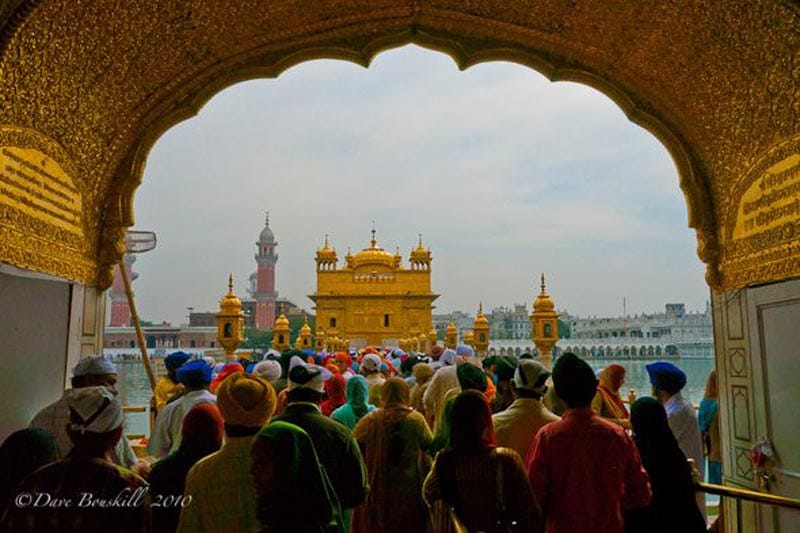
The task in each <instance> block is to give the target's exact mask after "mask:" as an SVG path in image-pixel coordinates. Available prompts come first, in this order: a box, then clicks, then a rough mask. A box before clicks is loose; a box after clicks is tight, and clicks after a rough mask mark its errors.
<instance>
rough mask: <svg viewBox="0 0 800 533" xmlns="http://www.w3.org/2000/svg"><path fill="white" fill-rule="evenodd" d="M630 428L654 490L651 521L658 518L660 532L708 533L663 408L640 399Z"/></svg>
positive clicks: (683, 457)
mask: <svg viewBox="0 0 800 533" xmlns="http://www.w3.org/2000/svg"><path fill="white" fill-rule="evenodd" d="M631 426H632V428H633V440H634V442H635V443H636V447H637V448H638V450H639V455H640V456H641V458H642V466H644V469H645V470H646V471H647V474H648V476H649V477H650V486H651V487H652V490H653V498H652V500H651V502H650V510H651V514H649V515H647V517H648V520H649V521H652V520H653V519H657V520H658V521H659V525H660V526H661V528H660V529H659V531H686V532H690V531H697V532H699V531H705V530H706V528H705V521H704V519H703V516H702V515H701V514H700V510H699V509H698V507H697V503H696V500H695V493H694V487H693V485H694V483H693V481H692V475H691V472H690V470H689V466H688V464H687V462H686V456H685V455H684V454H683V452H682V451H681V449H680V447H679V446H678V441H677V440H675V436H674V435H673V433H672V431H671V430H670V428H669V423H668V422H667V413H666V411H665V410H664V406H663V405H662V404H661V402H659V401H658V400H656V399H655V398H651V397H649V396H645V397H642V398H639V399H638V400H636V401H635V402H634V403H633V405H632V406H631Z"/></svg>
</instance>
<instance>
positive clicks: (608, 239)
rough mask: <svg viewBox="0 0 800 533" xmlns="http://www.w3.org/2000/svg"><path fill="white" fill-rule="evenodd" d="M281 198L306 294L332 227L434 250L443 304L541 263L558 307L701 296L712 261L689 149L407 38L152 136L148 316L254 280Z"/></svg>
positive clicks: (147, 188) (633, 304)
mask: <svg viewBox="0 0 800 533" xmlns="http://www.w3.org/2000/svg"><path fill="white" fill-rule="evenodd" d="M266 211H269V212H270V226H271V227H272V229H273V231H274V232H275V235H276V239H277V241H278V248H277V250H278V254H279V260H278V265H277V286H278V291H279V293H280V296H281V297H287V298H289V299H291V300H293V301H294V302H296V303H297V304H299V305H300V306H301V307H304V308H306V309H310V308H311V305H312V303H311V301H310V300H308V299H307V298H306V295H308V294H310V293H312V292H313V291H314V290H315V284H316V278H315V265H314V253H315V250H316V248H317V247H318V246H321V245H322V243H323V240H324V235H325V234H326V233H327V234H329V235H330V237H329V240H330V243H331V245H332V246H334V247H335V248H336V250H337V252H338V253H339V257H340V258H342V257H343V256H344V255H345V253H346V252H347V247H348V246H350V247H351V248H352V251H353V253H355V252H356V251H358V250H360V249H362V248H364V247H366V246H368V245H369V238H370V229H371V224H372V222H371V221H372V220H374V221H375V229H376V230H377V237H378V244H379V245H380V246H382V247H384V248H386V249H387V250H390V251H392V252H394V251H395V248H396V246H400V250H401V253H402V254H403V256H404V263H405V264H407V259H408V254H409V251H410V250H411V248H412V247H413V246H414V245H415V244H416V242H417V234H419V233H422V235H423V241H424V243H425V245H426V246H428V247H429V248H430V249H431V251H432V253H433V258H434V259H433V274H432V285H433V290H434V292H436V293H439V294H441V297H440V298H439V299H438V300H437V301H436V302H435V305H436V309H435V310H434V312H435V313H444V312H450V311H452V310H464V311H468V312H471V313H474V312H475V310H476V309H477V307H478V303H479V302H480V301H482V302H483V306H484V309H485V310H488V309H491V308H492V307H494V306H501V305H505V306H511V305H513V304H514V303H526V304H527V305H528V306H529V307H530V305H531V303H532V301H533V299H534V298H535V296H536V294H537V293H538V279H539V275H540V273H541V272H544V273H545V275H546V277H547V280H548V291H549V292H550V294H551V295H552V297H553V299H554V300H555V302H556V306H557V308H558V309H560V310H565V311H569V312H571V313H573V314H580V315H592V314H596V315H615V316H616V315H618V314H621V312H622V299H623V297H626V298H627V308H628V311H629V312H631V313H637V312H654V311H658V310H662V309H663V306H664V304H665V303H667V302H684V303H686V305H687V307H688V308H689V309H691V310H702V309H704V308H705V302H706V300H707V298H708V288H707V286H706V285H705V282H704V280H703V271H704V270H703V265H702V264H701V263H700V261H699V259H698V258H697V255H696V253H695V248H696V240H695V236H694V232H693V231H692V230H690V229H689V228H688V227H687V215H686V204H685V201H684V198H683V195H682V193H681V192H680V189H679V187H678V177H677V171H676V169H675V165H674V163H673V161H672V159H671V158H670V156H669V154H668V153H667V151H666V149H665V148H664V147H663V146H662V145H661V144H660V143H659V142H658V141H657V140H656V139H655V138H654V137H653V136H652V135H650V134H649V133H648V132H646V131H645V130H643V129H641V128H640V127H638V126H636V125H634V124H633V123H631V122H629V121H628V120H627V119H626V118H625V116H624V115H623V113H622V112H621V111H620V109H619V108H618V107H617V106H616V105H615V104H614V103H613V102H611V100H609V99H608V98H607V97H606V96H604V95H602V94H601V93H599V92H597V91H595V90H594V89H591V88H588V87H585V86H581V85H577V84H573V83H555V84H554V83H550V82H549V81H547V80H546V79H545V78H544V77H543V76H542V75H540V74H539V73H537V72H535V71H533V70H530V69H528V68H526V67H522V66H519V65H515V64H510V63H489V64H482V65H478V66H475V67H472V68H470V69H469V70H467V71H465V72H460V71H459V70H458V68H457V67H456V66H455V64H454V63H453V62H452V60H451V59H450V58H449V57H447V56H445V55H443V54H440V53H436V52H431V51H428V50H424V49H421V48H417V47H413V46H408V47H404V48H401V49H398V50H393V51H389V52H386V53H383V54H381V55H380V56H378V57H377V58H376V59H375V61H374V63H373V64H372V66H370V68H369V69H364V68H362V67H360V66H357V65H355V64H352V63H346V62H342V61H327V60H326V61H313V62H307V63H303V64H301V65H299V66H296V67H294V68H292V69H290V70H289V71H287V72H285V73H284V74H282V75H281V76H280V77H279V78H278V79H272V80H253V81H249V82H246V83H241V84H238V85H235V86H233V87H230V88H228V89H227V90H225V91H223V92H222V93H220V94H218V95H216V96H215V97H214V98H213V99H212V100H211V101H210V102H208V103H207V104H206V106H205V107H204V108H203V109H202V110H201V112H200V113H199V115H198V116H197V117H195V118H193V119H190V120H188V121H185V122H183V123H181V124H179V125H178V126H176V127H174V128H172V129H171V130H170V131H168V132H167V133H165V134H164V135H163V136H162V138H161V139H160V140H159V141H158V142H157V143H156V145H155V146H154V147H153V150H152V151H151V153H150V157H149V159H148V162H147V168H146V171H145V175H144V180H143V184H142V185H141V187H140V188H139V189H138V191H137V193H136V199H135V213H136V229H148V230H153V231H155V232H156V233H157V235H158V247H157V248H156V249H155V250H154V251H152V252H149V253H147V254H143V255H140V256H138V260H137V262H136V264H135V266H134V270H135V271H137V272H139V274H140V276H139V279H138V280H136V282H135V283H134V289H135V292H136V297H137V305H138V307H139V311H140V314H141V315H142V317H143V318H145V319H148V320H158V321H160V320H167V321H171V322H172V323H173V324H178V323H181V322H185V321H186V314H187V311H186V308H187V307H190V306H191V307H194V308H195V310H198V311H199V310H208V311H211V310H216V309H218V302H219V299H220V298H221V297H222V296H223V294H224V293H225V292H226V289H227V287H226V285H227V277H228V273H229V272H232V273H233V276H234V288H235V290H236V292H237V293H238V294H239V295H240V296H245V287H246V283H247V278H248V276H249V274H250V273H251V272H253V271H254V270H255V261H254V258H253V256H254V254H255V252H256V246H255V242H256V239H257V237H258V234H259V232H260V231H261V228H262V227H263V225H264V214H265V212H266Z"/></svg>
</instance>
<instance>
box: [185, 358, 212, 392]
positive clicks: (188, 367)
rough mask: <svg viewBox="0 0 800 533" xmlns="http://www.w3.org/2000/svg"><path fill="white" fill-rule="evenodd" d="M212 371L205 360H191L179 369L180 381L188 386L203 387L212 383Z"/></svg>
mask: <svg viewBox="0 0 800 533" xmlns="http://www.w3.org/2000/svg"><path fill="white" fill-rule="evenodd" d="M211 373H212V369H211V367H210V366H208V365H207V364H206V362H205V361H189V362H188V363H186V364H184V365H183V366H182V367H180V368H179V369H178V381H180V382H181V383H183V384H184V385H186V386H187V387H192V388H196V387H201V386H203V385H208V384H209V383H211Z"/></svg>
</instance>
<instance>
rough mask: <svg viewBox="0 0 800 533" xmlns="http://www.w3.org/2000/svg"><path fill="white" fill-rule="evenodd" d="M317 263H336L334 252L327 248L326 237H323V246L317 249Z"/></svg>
mask: <svg viewBox="0 0 800 533" xmlns="http://www.w3.org/2000/svg"><path fill="white" fill-rule="evenodd" d="M316 260H317V262H318V263H319V262H321V261H322V262H333V263H335V262H336V261H337V257H336V250H334V249H333V248H331V247H330V246H328V236H327V235H325V246H323V247H322V248H317V257H316Z"/></svg>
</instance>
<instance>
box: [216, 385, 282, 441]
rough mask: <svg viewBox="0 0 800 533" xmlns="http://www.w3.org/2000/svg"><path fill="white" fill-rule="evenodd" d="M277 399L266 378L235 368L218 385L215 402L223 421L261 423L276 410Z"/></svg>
mask: <svg viewBox="0 0 800 533" xmlns="http://www.w3.org/2000/svg"><path fill="white" fill-rule="evenodd" d="M277 404H278V399H277V396H276V395H275V389H274V388H273V387H272V385H270V383H269V381H267V380H266V379H264V378H262V377H259V376H256V375H254V374H244V373H242V372H235V373H234V374H231V375H230V376H229V377H228V378H227V379H226V380H225V381H223V382H222V384H221V385H220V387H219V390H218V394H217V406H218V407H219V411H220V413H222V418H224V419H225V423H226V424H228V425H231V426H241V427H249V428H253V427H256V428H257V427H261V426H263V425H264V424H265V423H266V422H267V421H268V420H269V419H270V418H271V417H272V415H273V413H275V408H276V407H277Z"/></svg>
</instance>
